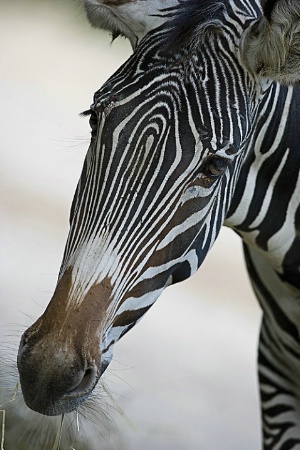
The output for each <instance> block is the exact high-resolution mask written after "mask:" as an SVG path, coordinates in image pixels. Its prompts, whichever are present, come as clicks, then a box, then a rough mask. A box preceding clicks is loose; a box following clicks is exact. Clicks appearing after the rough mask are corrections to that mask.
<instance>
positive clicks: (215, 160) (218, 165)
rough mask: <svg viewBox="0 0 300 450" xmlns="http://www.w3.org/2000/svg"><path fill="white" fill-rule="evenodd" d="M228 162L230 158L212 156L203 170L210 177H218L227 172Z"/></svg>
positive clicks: (205, 163)
mask: <svg viewBox="0 0 300 450" xmlns="http://www.w3.org/2000/svg"><path fill="white" fill-rule="evenodd" d="M228 163H229V161H228V159H225V158H220V157H219V156H211V157H209V158H208V159H207V160H206V161H205V162H204V164H203V166H202V169H201V171H202V173H203V174H204V175H206V176H207V177H209V178H218V177H219V176H220V175H222V174H223V173H224V172H225V170H226V169H227V167H228Z"/></svg>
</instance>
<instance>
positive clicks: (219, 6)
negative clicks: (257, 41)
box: [166, 0, 225, 52]
mask: <svg viewBox="0 0 300 450" xmlns="http://www.w3.org/2000/svg"><path fill="white" fill-rule="evenodd" d="M224 11H225V5H224V1H223V2H221V1H218V0H201V1H199V0H184V1H183V0H180V3H179V7H178V10H177V12H176V13H175V15H174V18H173V19H171V20H170V21H169V22H168V25H167V26H168V29H169V30H170V32H169V35H168V38H167V43H166V44H167V50H168V51H170V52H175V51H176V50H178V49H179V48H182V47H189V48H191V49H193V48H195V47H199V46H200V45H201V44H202V43H203V42H204V41H205V40H206V39H207V38H209V37H210V36H212V35H213V34H215V33H218V32H220V31H221V28H222V24H223V18H224Z"/></svg>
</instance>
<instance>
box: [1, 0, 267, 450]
mask: <svg viewBox="0 0 300 450" xmlns="http://www.w3.org/2000/svg"><path fill="white" fill-rule="evenodd" d="M148 1H149V0H148ZM0 46H1V48H0V52H1V54H0V77H1V84H0V98H1V108H0V115H1V121H0V124H1V135H0V142H1V150H0V151H1V166H0V172H1V176H0V185H1V186H0V187H1V189H0V197H1V199H0V208H1V216H0V217H1V222H0V227H1V253H0V257H1V271H0V312H1V314H0V327H1V328H0V329H1V332H2V335H3V336H4V335H5V334H6V336H7V334H9V338H8V339H9V340H11V341H14V340H15V341H17V340H18V339H19V337H20V333H21V331H20V330H22V329H23V328H24V326H28V325H29V324H30V323H32V320H33V319H32V317H37V316H39V315H40V314H41V313H42V311H43V309H44V307H45V306H46V304H47V303H48V301H49V300H50V297H51V293H52V292H53V289H54V286H55V282H56V278H57V273H58V270H59V266H60V262H61V257H62V253H63V249H64V243H65V239H66V236H67V231H68V214H69V208H70V204H71V200H72V196H73V193H74V191H75V187H76V183H77V180H78V177H79V174H80V171H81V167H82V163H83V158H84V156H85V153H86V151H87V148H88V144H89V126H88V121H87V119H83V118H80V117H79V115H78V114H79V113H80V112H81V111H83V110H85V109H88V108H89V105H90V104H91V102H92V97H93V93H94V91H96V90H97V89H98V88H99V87H100V86H101V85H102V83H103V82H104V81H105V80H106V79H107V78H108V77H109V76H110V75H111V74H112V73H113V72H114V71H115V70H116V69H117V68H118V66H119V65H120V64H121V63H122V62H123V61H124V60H125V59H126V58H127V57H128V55H129V54H130V52H131V50H130V46H129V44H128V43H127V42H125V41H124V40H122V39H119V40H117V41H116V42H115V43H114V44H113V45H110V37H109V36H108V35H107V34H105V33H101V32H99V31H95V30H92V29H91V28H90V26H89V25H88V24H87V21H86V19H85V16H84V13H83V10H82V8H81V6H80V4H78V2H71V1H61V0H60V1H58V0H51V1H46V0H39V1H37V0H36V1H33V0H31V1H29V0H26V1H25V0H23V1H17V0H7V1H4V0H1V1H0ZM259 320H260V312H259V309H258V306H257V304H256V301H255V300H254V297H253V294H252V292H251V289H250V286H249V282H248V280H247V276H246V273H245V268H244V263H243V259H242V252H241V243H240V241H239V239H238V238H237V236H235V235H234V234H233V232H232V231H231V230H227V229H224V230H223V231H222V233H221V236H220V237H219V239H218V241H217V243H216V244H215V246H214V248H213V250H212V251H211V253H210V254H209V256H208V258H207V260H206V261H205V263H204V264H203V266H202V268H201V269H200V271H199V272H198V273H197V274H196V275H195V276H194V277H193V278H192V279H190V280H188V281H187V282H184V283H182V284H180V285H176V286H173V287H171V288H168V289H167V290H166V292H165V293H164V294H163V295H162V296H161V298H160V299H159V301H158V302H157V303H156V304H155V305H154V306H153V308H152V309H151V310H150V311H149V312H148V313H147V314H146V316H145V317H144V318H143V319H142V321H141V323H140V324H139V325H137V326H136V327H135V328H134V329H133V330H131V331H130V332H129V333H128V334H127V335H126V337H124V339H123V340H122V341H121V342H120V343H119V344H118V345H117V346H116V351H115V360H114V362H113V363H112V366H111V369H110V371H109V373H108V374H107V376H106V381H107V384H108V386H109V387H110V389H111V391H112V393H113V395H114V398H115V399H116V401H117V403H118V405H119V406H118V407H116V406H113V408H116V409H118V408H119V407H120V408H121V409H123V410H124V411H125V413H126V415H127V416H128V418H129V419H128V420H127V419H126V420H125V419H123V418H122V416H121V414H119V413H117V411H115V412H114V410H113V409H112V411H111V412H110V414H111V416H112V417H113V421H115V422H116V425H115V426H114V425H107V427H108V428H109V430H108V431H107V434H105V433H104V437H103V439H104V442H105V445H106V446H107V447H105V445H104V443H101V444H100V441H101V439H102V438H101V436H100V437H99V440H98V441H96V442H97V443H96V444H95V443H94V441H93V442H92V441H91V442H90V443H89V445H90V448H91V449H95V450H96V449H97V450H98V449H99V448H100V447H101V448H110V447H109V445H110V444H109V442H110V441H111V442H114V443H113V444H111V445H112V447H111V448H115V449H117V448H118V449H119V448H120V449H124V450H125V449H126V450H134V449H141V448H143V449H144V450H146V449H149V450H150V449H159V450H181V449H188V450H196V449H197V450H199V449H201V450H202V449H214V450H219V449H220V450H255V449H257V448H259V440H260V424H259V406H258V392H257V391H258V389H257V380H256V347H257V340H258V330H259ZM10 330H14V331H13V332H12V333H10ZM9 356H10V357H11V358H12V359H15V354H14V352H13V351H12V352H11V354H10V355H9ZM0 359H1V356H0ZM0 392H1V391H0ZM99 402H100V403H101V399H99ZM0 404H1V398H0ZM11 420H13V418H12V419H11ZM128 421H130V422H131V423H132V424H133V426H129V424H128ZM104 422H105V420H104ZM102 425H103V427H104V429H105V427H106V423H104V424H102ZM115 434H117V435H118V439H117V440H116V438H115V437H114V435H115ZM88 441H89V437H88V436H87V442H88ZM101 442H102V441H101ZM11 445H13V444H11ZM5 448H6V447H5ZM24 448H25V447H24ZM26 448H27V447H26ZM32 448H33V445H32V446H30V444H28V450H32ZM49 448H50V447H49ZM7 450H15V449H14V448H13V447H9V448H7ZM77 450H78V449H77Z"/></svg>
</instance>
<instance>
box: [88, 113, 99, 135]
mask: <svg viewBox="0 0 300 450" xmlns="http://www.w3.org/2000/svg"><path fill="white" fill-rule="evenodd" d="M97 125H98V118H97V114H96V113H95V111H92V110H91V115H90V127H91V130H92V136H93V135H95V133H96V132H97Z"/></svg>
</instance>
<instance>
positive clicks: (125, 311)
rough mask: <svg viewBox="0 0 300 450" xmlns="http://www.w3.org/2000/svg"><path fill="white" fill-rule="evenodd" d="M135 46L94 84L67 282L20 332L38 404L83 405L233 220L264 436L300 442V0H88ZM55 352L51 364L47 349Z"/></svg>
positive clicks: (94, 18) (273, 445)
mask: <svg viewBox="0 0 300 450" xmlns="http://www.w3.org/2000/svg"><path fill="white" fill-rule="evenodd" d="M85 7H86V11H87V15H88V18H89V20H90V22H91V23H92V25H94V26H96V27H102V28H105V29H109V30H110V31H111V32H112V36H113V38H115V37H116V36H118V35H119V34H121V35H125V36H126V37H128V38H129V40H130V42H131V45H132V47H133V50H134V52H133V55H132V56H131V57H130V58H129V60H128V61H126V62H125V63H124V64H123V65H122V66H121V67H120V69H119V70H118V71H117V72H116V73H115V74H114V75H113V76H112V77H111V78H110V79H109V80H108V81H107V82H106V83H105V84H104V85H103V86H102V88H101V89H100V90H99V91H97V92H96V94H95V96H94V101H93V104H92V106H91V107H90V109H89V110H88V111H87V112H85V113H84V114H85V115H89V116H90V125H91V144H90V147H89V150H88V153H87V156H86V159H85V161H84V165H83V170H82V174H81V177H80V180H79V182H78V185H77V189H76V192H75V195H74V199H73V203H72V206H71V213H70V231H69V236H68V239H67V243H66V247H65V252H64V256H63V261H62V265H61V268H60V273H59V277H58V282H57V286H56V289H55V292H54V295H53V297H52V299H51V301H50V303H49V305H48V307H47V308H46V310H45V312H44V314H43V315H42V316H41V317H40V318H39V319H38V320H37V321H36V322H35V323H34V324H33V325H32V326H31V327H29V328H28V330H27V331H26V332H25V333H24V334H23V336H22V338H21V342H20V348H19V354H18V369H19V374H20V381H21V387H22V392H23V395H24V399H25V401H26V403H27V405H28V406H29V407H30V408H31V409H33V410H35V411H37V412H39V413H41V414H44V415H59V414H64V413H67V412H70V411H72V410H75V409H77V408H78V407H79V406H80V405H81V404H82V403H83V402H84V401H85V399H86V398H87V397H88V396H89V394H90V393H91V392H92V391H93V389H94V387H95V386H96V384H97V382H98V380H99V378H100V377H101V376H102V374H103V373H104V372H105V370H106V369H107V367H108V365H109V363H110V361H111V360H112V356H113V348H114V345H115V343H116V342H117V341H118V340H119V339H120V338H121V337H122V336H123V335H124V334H125V333H127V331H129V330H130V329H131V328H132V327H133V326H134V325H135V324H136V323H137V322H138V321H139V320H140V319H141V317H142V316H143V315H144V314H145V313H146V312H147V310H148V309H149V308H150V307H151V306H152V305H153V303H154V302H155V301H156V300H157V298H158V297H159V295H160V294H161V292H162V291H163V290H164V289H165V288H166V287H167V286H169V285H171V284H174V283H177V282H180V281H183V280H184V279H186V278H188V277H189V276H191V275H192V274H193V273H194V272H195V271H196V270H197V269H198V268H199V267H200V265H201V263H202V262H203V260H204V259H205V256H206V255H207V253H208V251H209V250H210V248H211V247H212V245H213V243H214V241H215V240H216V238H217V236H218V233H219V230H220V228H221V226H222V225H223V224H224V225H226V226H229V227H231V228H232V229H234V230H235V231H236V232H237V233H238V234H239V235H240V237H241V238H242V240H243V245H244V254H245V259H246V263H247V268H248V272H249V276H250V279H251V282H252V285H253V288H254V291H255V293H256V296H257V298H258V300H259V303H260V305H261V307H262V310H263V320H262V325H261V331H260V342H259V351H258V353H259V357H258V372H259V382H260V394H261V410H262V429H263V448H264V449H265V450H266V449H273V450H274V449H297V448H300V411H299V408H300V405H299V399H300V395H299V385H300V382H299V381H297V380H298V378H297V375H298V374H299V368H298V367H299V364H298V362H299V354H300V347H299V319H298V316H299V311H298V309H299V308H298V299H299V287H300V281H299V267H300V266H299V256H298V254H299V251H297V250H298V249H299V219H300V217H299V211H300V209H299V195H300V180H299V158H300V156H298V153H297V142H296V137H297V131H298V130H297V126H298V127H299V124H298V122H299V120H298V115H297V113H298V111H299V108H300V92H299V87H297V82H298V81H299V78H300V75H299V74H300V71H299V69H300V66H299V61H300V58H299V57H300V55H299V50H298V49H299V43H300V42H299V39H300V19H299V18H300V4H299V2H297V0H277V1H276V0H267V1H264V2H262V3H261V2H260V1H259V0H224V1H222V2H220V1H217V0H202V1H196V0H183V1H177V0H160V1H159V0H156V1H153V0H146V1H145V0H137V1H125V0H119V1H106V0H103V1H101V0H97V1H96V0H85ZM50 361H51V364H50Z"/></svg>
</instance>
